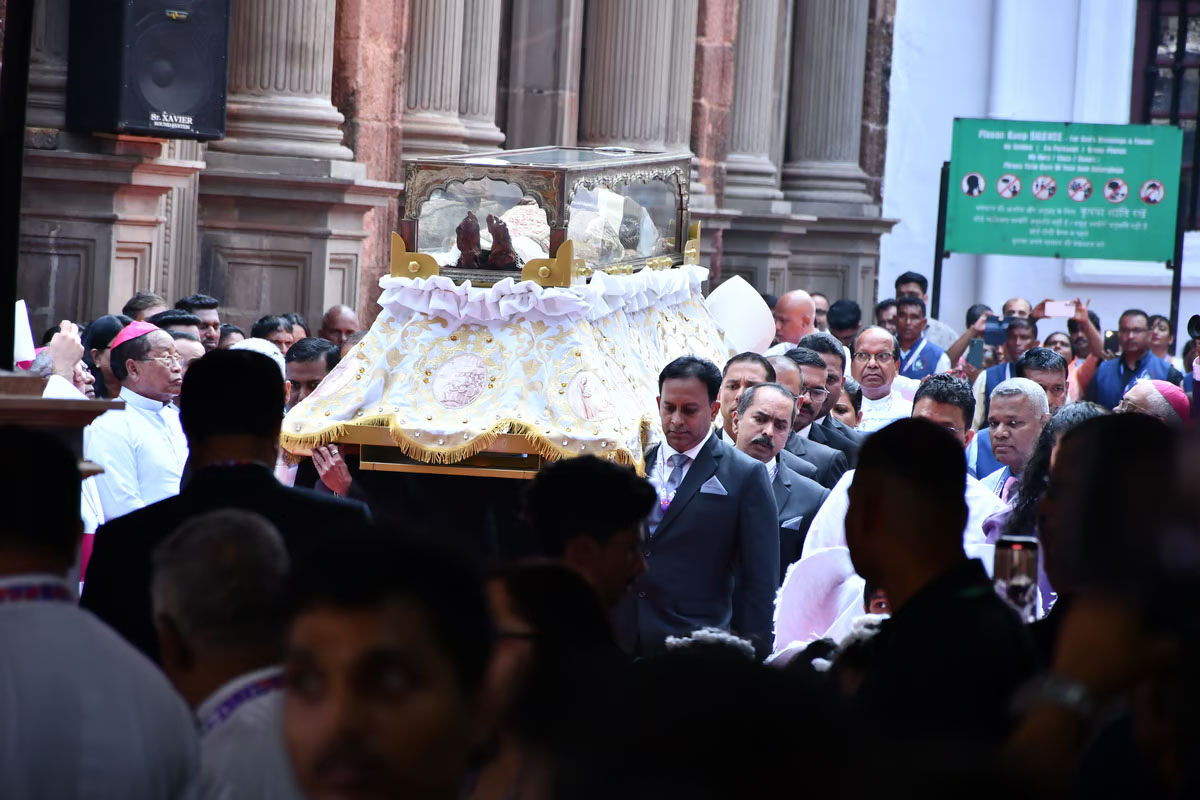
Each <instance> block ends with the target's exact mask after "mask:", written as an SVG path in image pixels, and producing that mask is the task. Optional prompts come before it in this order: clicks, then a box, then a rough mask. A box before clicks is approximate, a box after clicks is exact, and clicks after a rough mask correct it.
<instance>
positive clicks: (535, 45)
mask: <svg viewBox="0 0 1200 800" xmlns="http://www.w3.org/2000/svg"><path fill="white" fill-rule="evenodd" d="M511 13H512V25H511V33H512V39H511V40H510V43H509V49H508V59H509V69H508V89H507V93H506V94H507V97H506V101H505V102H506V103H507V113H506V114H505V119H504V136H505V139H506V141H507V144H506V146H507V147H510V148H513V149H516V148H519V147H538V146H542V145H561V146H563V147H574V146H575V142H576V141H577V138H576V137H577V132H578V126H579V62H580V54H581V50H582V49H583V17H584V12H583V0H522V2H520V3H513V5H512V12H511Z"/></svg>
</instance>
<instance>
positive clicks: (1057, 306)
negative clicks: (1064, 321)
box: [1046, 300, 1075, 317]
mask: <svg viewBox="0 0 1200 800" xmlns="http://www.w3.org/2000/svg"><path fill="white" fill-rule="evenodd" d="M1046 316H1047V317H1073V316H1075V301H1074V300H1047V301H1046Z"/></svg>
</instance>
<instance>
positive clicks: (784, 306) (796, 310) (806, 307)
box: [765, 289, 817, 356]
mask: <svg viewBox="0 0 1200 800" xmlns="http://www.w3.org/2000/svg"><path fill="white" fill-rule="evenodd" d="M772 313H773V314H774V316H775V344H774V345H772V347H771V348H770V349H769V350H767V352H766V354H765V355H768V356H781V355H783V354H784V353H786V352H787V351H788V350H791V349H792V348H793V347H795V346H796V343H797V342H799V341H800V340H801V339H803V338H804V337H805V336H808V335H809V334H810V333H812V332H813V331H815V330H816V324H815V323H816V317H817V305H816V303H814V302H813V299H812V295H810V294H809V293H808V292H806V291H804V290H803V289H794V290H792V291H790V292H788V293H787V294H785V295H784V296H783V297H781V298H779V302H777V303H776V304H775V308H774V310H773V311H772Z"/></svg>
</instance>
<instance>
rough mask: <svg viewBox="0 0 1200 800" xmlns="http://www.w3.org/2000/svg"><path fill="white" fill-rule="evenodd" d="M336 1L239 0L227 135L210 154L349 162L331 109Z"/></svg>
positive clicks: (231, 50) (233, 27)
mask: <svg viewBox="0 0 1200 800" xmlns="http://www.w3.org/2000/svg"><path fill="white" fill-rule="evenodd" d="M334 7H335V0H239V2H235V3H234V4H233V14H232V18H231V21H230V26H229V29H230V38H229V96H228V100H227V103H226V117H225V119H226V123H225V125H226V132H225V138H224V139H221V140H218V141H214V142H213V143H212V144H211V145H210V146H209V148H210V150H212V151H216V152H223V153H242V154H246V155H265V156H295V157H298V158H323V159H335V160H342V159H349V158H352V157H353V155H354V154H353V153H351V152H350V149H349V148H347V147H344V146H343V145H342V130H341V128H340V126H341V124H342V122H344V121H345V120H344V118H343V117H342V115H341V114H340V113H339V112H338V110H337V109H336V108H334V107H333V103H332V102H331V101H330V99H329V98H330V92H331V90H332V81H333V23H334Z"/></svg>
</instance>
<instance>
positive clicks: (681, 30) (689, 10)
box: [666, 0, 704, 203]
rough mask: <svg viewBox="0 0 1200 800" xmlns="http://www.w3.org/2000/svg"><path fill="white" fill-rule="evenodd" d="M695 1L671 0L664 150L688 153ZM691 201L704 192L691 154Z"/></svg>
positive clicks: (694, 46) (696, 6)
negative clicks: (669, 62)
mask: <svg viewBox="0 0 1200 800" xmlns="http://www.w3.org/2000/svg"><path fill="white" fill-rule="evenodd" d="M698 11H699V0H675V19H674V21H673V23H672V26H671V65H670V68H669V71H668V73H667V76H668V84H667V136H666V140H667V141H666V147H667V149H668V150H676V151H684V150H686V151H687V152H689V153H691V152H692V142H691V139H692V101H693V97H692V87H693V84H694V80H693V79H694V77H695V72H696V18H697V13H698ZM691 181H692V186H691V195H692V202H693V203H694V202H696V199H697V196H698V195H701V194H703V193H704V184H702V183H701V182H700V161H699V159H697V158H696V157H695V156H694V155H693V156H692V175H691Z"/></svg>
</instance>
